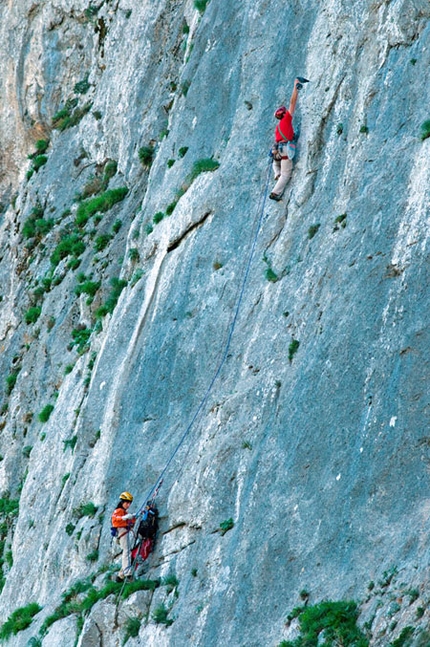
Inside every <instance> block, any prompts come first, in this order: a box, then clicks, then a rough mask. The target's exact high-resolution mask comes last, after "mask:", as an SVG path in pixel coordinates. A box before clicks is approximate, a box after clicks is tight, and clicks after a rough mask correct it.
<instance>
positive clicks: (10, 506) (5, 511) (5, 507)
mask: <svg viewBox="0 0 430 647" xmlns="http://www.w3.org/2000/svg"><path fill="white" fill-rule="evenodd" d="M18 511H19V499H11V498H10V495H9V494H5V495H3V498H2V499H0V515H1V516H4V517H7V518H8V519H10V518H11V517H16V516H18Z"/></svg>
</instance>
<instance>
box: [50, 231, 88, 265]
mask: <svg viewBox="0 0 430 647" xmlns="http://www.w3.org/2000/svg"><path fill="white" fill-rule="evenodd" d="M84 251H85V243H84V241H83V240H82V237H81V236H80V235H79V234H70V235H66V236H65V237H64V238H63V239H62V240H61V241H60V242H59V243H58V245H57V247H56V248H55V249H54V251H53V252H52V254H51V263H52V265H54V267H56V266H57V265H58V263H59V262H60V261H61V260H62V259H63V258H66V257H67V256H74V257H75V258H77V257H78V256H81V254H83V253H84ZM75 269H76V268H75Z"/></svg>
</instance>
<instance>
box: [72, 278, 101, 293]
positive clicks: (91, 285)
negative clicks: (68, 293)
mask: <svg viewBox="0 0 430 647" xmlns="http://www.w3.org/2000/svg"><path fill="white" fill-rule="evenodd" d="M100 285H101V282H100V281H88V280H85V281H84V282H83V283H79V285H77V286H76V287H75V294H77V295H78V296H80V295H81V294H88V296H90V297H93V296H95V294H96V292H97V290H98V289H99V287H100Z"/></svg>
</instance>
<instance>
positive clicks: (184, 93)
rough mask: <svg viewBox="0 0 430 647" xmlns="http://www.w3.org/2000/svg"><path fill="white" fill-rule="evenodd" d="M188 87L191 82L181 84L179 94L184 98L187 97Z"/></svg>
mask: <svg viewBox="0 0 430 647" xmlns="http://www.w3.org/2000/svg"><path fill="white" fill-rule="evenodd" d="M190 86H191V81H183V82H182V83H181V92H182V94H183V95H184V97H186V96H187V94H188V90H189V89H190Z"/></svg>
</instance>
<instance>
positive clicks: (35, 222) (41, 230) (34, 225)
mask: <svg viewBox="0 0 430 647" xmlns="http://www.w3.org/2000/svg"><path fill="white" fill-rule="evenodd" d="M53 226H54V221H53V220H52V218H50V219H49V220H45V219H44V218H35V217H34V216H30V217H29V218H27V220H26V221H25V222H24V224H23V227H22V235H23V237H24V238H26V239H29V238H38V239H39V240H40V239H41V238H42V237H43V236H45V235H46V234H47V233H48V232H49V231H51V229H52V228H53Z"/></svg>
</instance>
